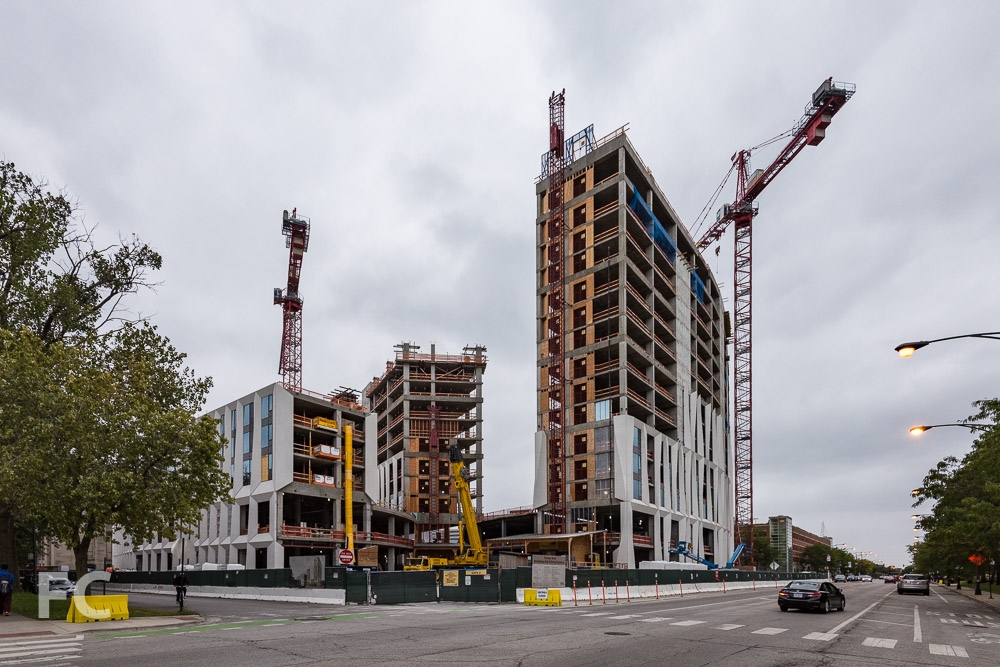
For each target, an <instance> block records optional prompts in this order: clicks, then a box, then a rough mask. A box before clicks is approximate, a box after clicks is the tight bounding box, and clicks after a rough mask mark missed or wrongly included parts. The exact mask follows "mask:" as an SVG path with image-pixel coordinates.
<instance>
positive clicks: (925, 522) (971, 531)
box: [911, 399, 1000, 575]
mask: <svg viewBox="0 0 1000 667" xmlns="http://www.w3.org/2000/svg"><path fill="white" fill-rule="evenodd" d="M973 406H974V407H976V408H978V412H977V413H976V414H974V415H972V416H971V417H969V419H968V420H966V422H965V423H968V424H976V425H981V426H977V428H976V429H975V431H974V432H975V433H976V434H977V437H976V439H975V441H974V442H973V445H972V450H971V451H970V452H969V453H968V454H966V455H965V456H964V457H963V458H962V459H961V461H959V460H958V459H956V458H955V457H947V458H945V459H944V460H942V461H941V462H939V463H938V464H937V465H936V466H935V467H934V468H932V469H931V470H930V471H929V472H928V473H927V475H926V476H925V477H924V481H923V484H922V486H921V488H920V490H919V493H918V495H917V499H916V501H915V502H914V507H919V506H920V505H922V504H923V503H925V502H927V503H931V502H932V503H934V506H933V508H932V511H931V513H930V514H928V515H926V516H924V517H922V518H921V519H920V520H919V521H918V526H919V527H920V528H922V529H923V530H924V539H923V541H922V542H921V543H919V544H917V545H916V548H913V549H911V553H912V554H913V558H914V564H915V565H916V566H917V568H918V569H920V570H923V571H925V572H928V573H939V574H941V575H946V574H947V575H952V574H954V573H956V572H959V573H962V572H969V571H974V570H975V568H974V566H970V564H969V558H970V556H977V555H978V556H982V557H984V558H985V559H986V560H990V559H993V560H996V559H997V558H1000V399H985V400H980V401H976V402H975V403H973Z"/></svg>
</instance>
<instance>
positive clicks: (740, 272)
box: [695, 77, 855, 562]
mask: <svg viewBox="0 0 1000 667" xmlns="http://www.w3.org/2000/svg"><path fill="white" fill-rule="evenodd" d="M854 91H855V85H854V84H853V83H842V82H838V81H834V80H833V77H831V78H829V79H827V80H826V81H824V82H823V83H822V84H821V85H820V87H819V88H817V89H816V92H814V93H813V95H812V99H811V101H810V102H809V104H807V105H806V107H805V110H804V112H803V114H802V117H801V118H800V119H799V120H798V122H796V123H795V125H794V126H792V128H791V129H790V130H788V131H786V132H784V133H782V134H779V135H778V136H776V137H774V138H773V139H769V140H768V141H765V142H764V143H762V144H759V145H757V146H754V147H753V148H749V149H745V150H740V151H737V152H736V153H735V154H734V155H733V156H732V158H731V159H732V163H733V166H732V167H731V168H730V170H729V174H727V176H726V178H725V179H724V180H723V182H722V184H721V185H719V187H718V188H717V189H716V191H715V194H714V195H713V197H712V199H711V200H710V201H709V203H708V204H707V205H706V206H705V208H704V209H702V212H701V214H700V215H699V216H698V220H697V221H696V226H695V228H697V224H699V223H700V222H702V221H703V220H704V219H705V217H706V212H707V211H709V210H711V208H712V207H713V205H714V204H715V202H716V200H717V199H718V197H719V194H720V193H721V192H722V189H723V188H724V187H725V184H726V182H727V181H728V180H729V177H730V176H731V175H732V173H733V171H734V170H735V171H736V198H735V199H734V200H733V203H732V204H725V205H723V206H722V207H721V208H720V209H719V210H718V212H717V213H716V217H715V222H714V223H713V224H712V225H711V226H710V227H709V228H708V231H706V232H705V233H704V235H702V236H701V238H700V239H698V241H697V243H696V246H697V248H698V249H699V250H701V251H704V250H705V249H707V248H708V247H709V246H711V245H712V244H713V243H715V242H716V241H718V240H719V239H720V238H721V237H722V234H723V232H725V230H726V228H727V227H728V226H729V225H730V223H732V225H733V229H734V237H735V239H734V253H733V255H734V256H733V293H734V298H733V311H734V317H733V320H734V322H733V352H734V354H733V366H734V372H733V396H734V398H733V410H734V413H735V416H734V420H733V421H734V428H733V437H734V440H735V446H734V448H733V449H734V452H735V458H736V461H735V463H736V480H735V482H736V483H735V495H736V522H735V523H736V532H737V537H738V538H741V535H742V530H743V529H744V528H746V530H747V538H746V540H747V546H749V554H750V561H751V562H753V428H752V410H751V408H752V401H751V363H750V362H751V338H750V330H751V309H750V302H751V256H752V255H751V230H752V225H751V223H752V221H753V218H754V216H756V215H757V203H756V201H755V200H756V199H757V197H758V196H760V194H761V192H763V191H764V188H766V187H767V186H768V185H770V183H771V181H773V180H774V178H775V177H776V176H777V175H778V174H779V173H781V170H782V169H784V168H785V167H786V166H787V165H788V163H789V162H791V161H792V159H793V158H794V157H795V156H796V155H798V154H799V152H800V151H801V150H802V149H803V148H805V147H806V146H816V145H818V144H819V143H820V142H822V141H823V139H824V138H825V136H826V128H827V126H828V125H829V124H830V121H831V119H832V118H833V116H834V115H835V114H836V113H837V112H838V111H840V109H841V108H842V107H843V106H844V104H846V103H847V101H848V100H849V99H851V97H852V96H853V95H854ZM786 137H790V139H789V141H788V143H787V144H786V145H785V147H784V148H783V149H782V150H781V152H780V153H779V154H778V157H776V158H775V159H774V160H773V161H772V162H771V164H770V165H768V166H767V167H766V168H764V169H757V170H756V171H754V172H753V173H752V174H750V173H749V172H750V155H751V153H753V151H755V150H757V149H759V148H763V147H764V146H768V145H770V144H772V143H775V142H778V141H780V140H782V139H784V138H786Z"/></svg>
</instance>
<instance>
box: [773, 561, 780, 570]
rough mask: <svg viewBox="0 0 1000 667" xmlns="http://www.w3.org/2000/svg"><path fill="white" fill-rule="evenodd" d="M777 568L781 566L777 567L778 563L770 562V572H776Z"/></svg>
mask: <svg viewBox="0 0 1000 667" xmlns="http://www.w3.org/2000/svg"><path fill="white" fill-rule="evenodd" d="M779 567H781V566H780V565H778V561H771V569H772V570H777V569H778V568H779Z"/></svg>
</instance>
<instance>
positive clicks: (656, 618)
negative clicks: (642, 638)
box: [639, 616, 670, 623]
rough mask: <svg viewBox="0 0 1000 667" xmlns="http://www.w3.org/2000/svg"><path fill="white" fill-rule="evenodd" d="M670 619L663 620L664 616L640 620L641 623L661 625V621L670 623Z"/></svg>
mask: <svg viewBox="0 0 1000 667" xmlns="http://www.w3.org/2000/svg"><path fill="white" fill-rule="evenodd" d="M669 620H670V619H669V618H663V617H662V616H650V617H649V618H640V619H639V622H641V623H659V622H660V621H669Z"/></svg>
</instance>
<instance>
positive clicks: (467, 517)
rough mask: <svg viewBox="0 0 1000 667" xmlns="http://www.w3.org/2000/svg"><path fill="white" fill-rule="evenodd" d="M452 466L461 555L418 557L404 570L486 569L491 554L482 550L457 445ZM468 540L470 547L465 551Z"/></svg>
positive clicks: (454, 449)
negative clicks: (443, 568)
mask: <svg viewBox="0 0 1000 667" xmlns="http://www.w3.org/2000/svg"><path fill="white" fill-rule="evenodd" d="M449 456H450V463H451V479H452V482H453V483H454V485H455V489H457V490H458V501H459V504H460V505H461V507H462V515H461V519H459V521H458V553H457V554H456V555H455V556H454V557H452V558H431V557H428V556H416V557H413V558H408V559H407V560H406V564H405V565H404V566H403V570H406V571H414V570H432V569H435V568H439V567H486V564H487V562H488V561H489V554H488V553H487V552H486V550H485V549H484V548H483V541H482V539H481V538H480V536H479V524H478V523H477V522H476V510H475V508H474V507H473V506H472V493H471V492H470V491H469V480H468V474H469V473H468V471H467V470H466V468H465V460H464V459H463V458H462V450H461V449H460V448H459V446H458V445H452V446H451V447H450V448H449ZM466 541H468V548H466Z"/></svg>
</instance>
